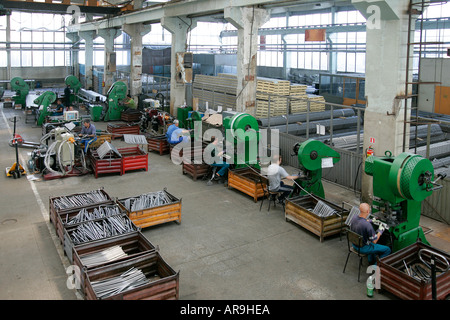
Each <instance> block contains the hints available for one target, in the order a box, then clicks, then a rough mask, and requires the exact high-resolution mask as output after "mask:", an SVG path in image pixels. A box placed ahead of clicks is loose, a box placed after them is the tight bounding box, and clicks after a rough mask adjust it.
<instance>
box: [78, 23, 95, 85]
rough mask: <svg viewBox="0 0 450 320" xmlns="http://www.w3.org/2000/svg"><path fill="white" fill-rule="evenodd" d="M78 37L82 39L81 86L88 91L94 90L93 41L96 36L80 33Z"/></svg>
mask: <svg viewBox="0 0 450 320" xmlns="http://www.w3.org/2000/svg"><path fill="white" fill-rule="evenodd" d="M78 35H79V36H80V38H82V39H84V59H85V81H84V84H83V86H84V88H86V89H88V90H94V76H93V64H94V39H95V38H97V35H96V33H95V32H94V31H80V32H79V33H78Z"/></svg>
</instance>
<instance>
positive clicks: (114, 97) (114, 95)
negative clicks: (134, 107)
mask: <svg viewBox="0 0 450 320" xmlns="http://www.w3.org/2000/svg"><path fill="white" fill-rule="evenodd" d="M106 95H107V101H106V102H107V104H108V109H107V110H106V113H105V117H104V121H113V120H120V116H121V114H122V111H123V110H125V107H124V106H123V104H121V100H123V99H125V98H126V96H127V85H126V84H125V83H124V82H122V81H116V82H114V83H113V84H112V86H111V87H110V88H109V90H108V92H107V93H106Z"/></svg>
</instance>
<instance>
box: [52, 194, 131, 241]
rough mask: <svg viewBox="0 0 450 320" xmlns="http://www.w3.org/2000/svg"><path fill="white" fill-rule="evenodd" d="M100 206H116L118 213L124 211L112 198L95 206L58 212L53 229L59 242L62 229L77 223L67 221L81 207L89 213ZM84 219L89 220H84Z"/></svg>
mask: <svg viewBox="0 0 450 320" xmlns="http://www.w3.org/2000/svg"><path fill="white" fill-rule="evenodd" d="M100 207H111V208H117V209H118V211H119V213H120V214H123V213H124V211H123V209H122V208H120V207H119V206H118V205H117V204H116V203H115V202H114V201H113V200H111V201H110V203H107V204H102V205H99V206H95V207H90V208H81V209H80V208H77V209H73V210H69V211H65V212H61V213H58V214H57V217H56V224H55V229H56V234H57V236H58V238H59V240H60V242H61V243H63V242H64V229H66V228H67V227H73V226H76V225H78V224H68V223H67V222H68V221H69V220H70V219H72V218H73V217H75V216H76V215H77V214H78V213H79V212H80V211H81V210H83V209H85V210H86V211H87V212H89V213H91V212H93V211H94V210H96V209H99V208H100ZM85 221H89V220H85Z"/></svg>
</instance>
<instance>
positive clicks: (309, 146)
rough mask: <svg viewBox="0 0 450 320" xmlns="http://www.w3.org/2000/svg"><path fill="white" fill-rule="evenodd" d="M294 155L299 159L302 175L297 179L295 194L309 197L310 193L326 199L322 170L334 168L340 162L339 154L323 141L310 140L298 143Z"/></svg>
mask: <svg viewBox="0 0 450 320" xmlns="http://www.w3.org/2000/svg"><path fill="white" fill-rule="evenodd" d="M293 151H294V155H296V156H297V157H298V164H299V167H300V170H302V173H303V174H302V175H301V176H300V178H299V179H297V180H296V181H295V182H296V185H295V188H294V192H293V193H294V194H295V195H307V194H309V193H311V194H314V195H316V196H318V197H321V198H325V191H324V189H323V184H322V170H323V169H324V168H329V167H332V166H333V165H334V164H335V163H337V162H339V160H340V159H341V156H340V154H339V152H337V151H335V150H333V149H332V148H330V147H329V146H327V145H326V144H324V143H323V142H321V141H318V140H313V139H309V140H307V141H305V142H302V143H297V144H295V145H294V148H293Z"/></svg>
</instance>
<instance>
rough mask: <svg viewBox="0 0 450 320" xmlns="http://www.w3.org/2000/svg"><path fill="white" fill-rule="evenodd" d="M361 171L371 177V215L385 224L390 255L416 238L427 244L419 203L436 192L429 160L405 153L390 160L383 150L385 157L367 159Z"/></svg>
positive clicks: (390, 155) (432, 169)
mask: <svg viewBox="0 0 450 320" xmlns="http://www.w3.org/2000/svg"><path fill="white" fill-rule="evenodd" d="M364 172H365V173H366V174H368V175H370V176H372V177H373V203H372V214H374V215H375V216H377V217H378V218H380V220H383V222H386V223H387V224H388V226H389V231H390V233H391V235H392V238H393V239H392V241H393V243H392V250H393V252H395V251H398V250H400V249H402V248H405V247H407V246H409V245H411V244H413V243H415V242H416V241H417V240H418V239H420V240H421V241H422V242H423V243H425V244H428V245H429V242H428V241H427V239H426V238H425V234H424V232H423V230H422V228H421V227H420V226H419V221H420V214H421V207H422V201H423V200H425V198H427V197H429V196H430V195H431V194H432V193H433V190H436V189H437V188H436V187H435V182H433V181H432V180H433V179H434V168H433V164H432V163H431V161H430V160H428V159H426V158H423V157H421V156H419V155H416V154H412V153H408V152H404V153H401V154H400V155H398V156H397V157H392V154H391V152H390V151H386V152H385V156H384V157H377V156H374V155H371V156H369V157H367V159H366V161H365V168H364Z"/></svg>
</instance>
